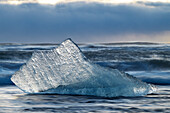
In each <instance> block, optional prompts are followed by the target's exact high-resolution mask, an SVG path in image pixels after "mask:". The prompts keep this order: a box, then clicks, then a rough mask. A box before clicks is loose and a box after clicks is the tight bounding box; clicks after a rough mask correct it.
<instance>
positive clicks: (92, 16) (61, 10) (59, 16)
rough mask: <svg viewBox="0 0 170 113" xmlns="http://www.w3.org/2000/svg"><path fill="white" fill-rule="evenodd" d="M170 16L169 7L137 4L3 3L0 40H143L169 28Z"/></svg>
mask: <svg viewBox="0 0 170 113" xmlns="http://www.w3.org/2000/svg"><path fill="white" fill-rule="evenodd" d="M169 20H170V12H169V10H166V9H164V8H157V7H154V8H150V7H146V6H141V5H135V4H119V5H113V4H111V5H109V4H102V3H85V2H74V3H63V4H57V5H52V6H51V5H40V4H32V3H26V4H21V5H7V4H6V5H4V4H1V5H0V42H60V41H62V40H64V39H65V38H67V37H71V38H73V39H74V40H76V41H78V42H103V41H104V42H108V41H122V40H123V41H124V40H125V41H126V40H128V41H129V40H130V41H131V40H140V36H143V35H147V36H150V35H151V34H154V36H155V35H156V34H160V33H163V32H167V31H170V22H169ZM132 35H133V38H132V39H130V38H129V37H130V36H132ZM138 35H140V36H138ZM134 36H136V38H134ZM143 38H144V40H146V41H147V40H151V39H152V40H153V41H155V40H158V39H156V37H155V38H154V37H151V39H150V38H149V37H146V36H145V37H143ZM157 38H158V37H157ZM160 41H161V39H160Z"/></svg>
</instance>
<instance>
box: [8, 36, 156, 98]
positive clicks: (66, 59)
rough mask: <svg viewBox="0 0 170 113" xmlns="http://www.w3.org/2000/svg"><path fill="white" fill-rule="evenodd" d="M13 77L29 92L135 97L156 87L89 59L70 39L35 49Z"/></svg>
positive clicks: (13, 79)
mask: <svg viewBox="0 0 170 113" xmlns="http://www.w3.org/2000/svg"><path fill="white" fill-rule="evenodd" d="M11 80H12V81H13V82H14V84H15V85H16V86H18V87H19V88H20V89H21V90H23V91H24V92H26V93H41V94H46V93H50V94H51V93H53V94H71V95H91V96H101V97H117V96H125V97H127V96H128V97H133V96H143V95H146V94H149V93H152V92H154V91H155V90H156V88H155V86H153V85H151V84H147V83H145V82H142V81H140V80H138V79H137V78H135V77H133V76H131V75H128V74H126V73H124V72H120V71H119V70H117V69H110V68H107V67H101V66H99V65H97V64H95V63H93V62H91V61H89V60H88V59H87V58H86V57H85V56H84V55H83V53H82V51H81V50H80V48H79V47H78V46H77V45H76V44H75V43H74V42H73V41H72V40H71V39H67V40H65V41H64V42H62V43H61V44H60V45H59V46H58V47H57V48H55V49H52V50H44V51H35V52H34V53H33V55H32V57H31V58H30V59H29V60H28V61H27V63H26V64H24V65H23V66H22V67H21V68H20V69H19V70H18V71H17V72H16V73H15V74H14V75H13V76H12V77H11Z"/></svg>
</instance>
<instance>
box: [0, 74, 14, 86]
mask: <svg viewBox="0 0 170 113" xmlns="http://www.w3.org/2000/svg"><path fill="white" fill-rule="evenodd" d="M11 76H12V75H0V85H1V86H3V85H14V83H13V82H12V81H11Z"/></svg>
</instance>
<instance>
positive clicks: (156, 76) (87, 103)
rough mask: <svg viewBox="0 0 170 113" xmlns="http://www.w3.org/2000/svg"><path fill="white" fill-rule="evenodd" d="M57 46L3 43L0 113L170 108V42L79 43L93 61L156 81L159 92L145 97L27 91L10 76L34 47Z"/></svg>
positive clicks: (0, 46)
mask: <svg viewBox="0 0 170 113" xmlns="http://www.w3.org/2000/svg"><path fill="white" fill-rule="evenodd" d="M57 46H58V44H13V43H8V44H7V43H4V44H2V43H1V44H0V113H13V112H16V113H23V112H29V113H35V112H39V113H44V112H46V113H49V112H59V113H65V112H68V113H86V112H90V113H93V112H97V113H103V112H104V113H110V112H113V113H114V112H116V113H117V112H154V113H155V112H165V113H169V112H170V44H166V43H145V42H132V43H101V44H95V43H94V44H79V47H80V49H81V50H82V51H83V53H84V55H85V56H86V57H87V58H88V59H90V60H91V61H92V62H94V63H96V64H98V65H100V66H103V67H108V68H112V69H119V70H120V71H124V72H126V73H128V74H130V75H133V76H135V77H137V78H139V79H140V80H142V81H144V82H147V83H151V84H154V85H156V87H157V92H155V93H154V94H149V95H146V96H142V97H115V98H102V97H95V96H75V95H54V94H48V95H47V94H46V95H38V94H26V93H24V92H22V91H21V90H20V89H19V88H18V87H17V86H15V85H14V84H13V83H12V82H11V80H10V78H11V76H12V75H13V74H14V73H15V72H16V71H17V70H18V69H19V68H20V67H21V66H22V65H23V64H25V63H26V62H27V61H28V59H29V58H30V57H31V55H32V53H33V52H34V51H37V50H50V49H53V48H56V47H57Z"/></svg>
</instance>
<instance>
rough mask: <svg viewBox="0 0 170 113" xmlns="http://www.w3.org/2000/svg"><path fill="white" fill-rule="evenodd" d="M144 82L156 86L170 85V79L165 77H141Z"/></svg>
mask: <svg viewBox="0 0 170 113" xmlns="http://www.w3.org/2000/svg"><path fill="white" fill-rule="evenodd" d="M139 79H141V80H142V81H144V82H147V83H151V84H155V85H170V78H163V77H154V78H153V77H139Z"/></svg>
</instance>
